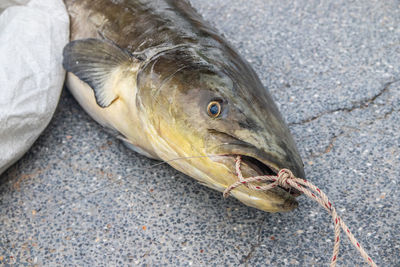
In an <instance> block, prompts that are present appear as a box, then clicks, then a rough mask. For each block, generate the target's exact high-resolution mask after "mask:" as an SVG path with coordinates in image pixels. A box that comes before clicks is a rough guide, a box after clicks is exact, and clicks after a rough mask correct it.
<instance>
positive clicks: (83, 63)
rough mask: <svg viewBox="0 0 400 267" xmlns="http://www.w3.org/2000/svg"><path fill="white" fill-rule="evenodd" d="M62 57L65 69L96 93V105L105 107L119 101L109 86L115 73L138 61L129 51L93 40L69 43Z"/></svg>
mask: <svg viewBox="0 0 400 267" xmlns="http://www.w3.org/2000/svg"><path fill="white" fill-rule="evenodd" d="M63 56H64V59H63V66H64V68H65V70H67V71H68V72H71V73H73V74H75V75H76V76H77V77H78V78H79V79H81V80H82V81H84V82H86V83H87V84H88V85H89V86H90V87H91V88H92V89H93V90H94V94H95V97H96V102H97V104H98V105H99V106H100V107H102V108H105V107H108V106H109V105H111V103H112V102H113V101H114V100H115V99H117V98H118V95H117V94H116V93H115V92H114V91H113V88H110V87H107V86H106V84H107V81H108V80H109V79H110V78H111V76H112V74H113V72H114V71H116V70H117V69H118V68H119V67H121V66H123V65H127V66H129V64H130V63H131V64H133V63H134V61H135V59H134V58H133V57H132V55H131V54H130V53H129V52H127V51H125V50H123V49H121V48H119V47H118V46H116V45H115V44H112V43H110V42H106V41H103V40H99V39H92V38H90V39H82V40H75V41H72V42H70V43H69V44H67V45H66V46H65V48H64V52H63Z"/></svg>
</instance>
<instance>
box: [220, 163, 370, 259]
mask: <svg viewBox="0 0 400 267" xmlns="http://www.w3.org/2000/svg"><path fill="white" fill-rule="evenodd" d="M235 162H236V174H237V176H238V178H239V181H237V182H235V183H233V184H232V185H230V186H229V187H228V188H226V189H225V191H224V197H225V198H227V197H228V196H229V195H230V193H231V191H232V190H233V189H235V188H237V187H239V186H242V185H245V186H246V187H248V188H249V189H252V190H256V191H267V190H270V189H272V188H274V187H277V186H281V187H283V188H286V189H290V188H291V187H292V188H296V189H297V190H299V191H300V192H302V193H304V194H305V195H306V196H308V197H309V198H311V199H313V200H315V201H316V202H318V203H319V204H320V205H321V206H322V207H323V208H325V209H326V210H327V211H328V213H329V214H330V215H331V216H332V219H333V222H334V224H335V240H334V246H333V253H332V258H331V263H330V267H334V266H336V262H337V260H338V256H339V244H340V228H342V229H343V231H344V232H345V233H346V235H347V237H348V238H349V240H350V242H351V243H352V244H353V245H354V247H355V248H356V249H357V250H358V252H359V253H360V254H361V256H362V257H363V258H364V259H365V261H366V262H367V263H369V265H370V266H374V267H375V266H377V265H376V264H375V262H374V261H373V260H372V259H371V257H369V256H368V254H367V253H366V252H365V250H364V249H363V247H362V246H361V245H360V243H359V242H358V241H357V239H355V237H354V235H353V234H352V233H351V232H350V230H349V228H348V227H347V226H346V224H345V223H344V222H343V220H342V219H341V218H340V217H339V215H338V214H337V212H336V209H335V207H334V206H333V205H332V203H331V202H330V201H329V199H328V197H327V196H326V195H325V194H324V192H322V191H321V190H320V189H319V188H318V187H316V186H315V185H313V184H312V183H310V182H309V181H307V180H305V179H300V178H296V177H295V176H294V175H293V173H292V172H291V171H290V170H288V169H282V170H280V171H279V173H278V175H277V176H270V175H265V176H254V177H249V178H244V177H243V175H242V171H241V168H240V165H241V163H242V159H241V157H240V156H237V157H236V160H235ZM254 182H272V183H269V184H265V185H262V186H259V185H254V184H253V183H254Z"/></svg>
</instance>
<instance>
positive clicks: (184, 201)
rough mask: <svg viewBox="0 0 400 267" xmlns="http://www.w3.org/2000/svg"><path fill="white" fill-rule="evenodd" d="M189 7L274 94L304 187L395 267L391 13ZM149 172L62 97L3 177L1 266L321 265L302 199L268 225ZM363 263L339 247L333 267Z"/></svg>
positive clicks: (318, 242) (321, 231)
mask: <svg viewBox="0 0 400 267" xmlns="http://www.w3.org/2000/svg"><path fill="white" fill-rule="evenodd" d="M192 2H193V4H194V6H195V7H196V8H197V9H198V10H199V12H200V13H201V14H203V15H204V17H205V18H206V19H207V20H209V21H211V22H212V23H213V24H214V25H215V26H216V27H217V28H218V29H219V30H220V32H222V33H224V35H225V36H226V38H227V39H228V40H230V41H231V42H232V43H233V45H234V46H235V47H236V48H238V50H239V51H240V53H241V54H242V55H243V56H244V57H246V58H247V60H248V61H250V62H251V63H252V65H253V66H254V68H255V69H256V71H257V72H258V74H259V75H260V77H261V79H262V81H263V83H264V85H265V86H266V87H267V88H268V89H269V90H270V91H271V94H272V95H273V96H274V98H275V100H276V102H277V103H278V104H279V107H280V110H281V112H282V114H283V116H284V117H285V119H286V120H287V122H288V123H289V125H290V129H291V131H292V133H293V135H294V137H295V140H296V141H297V145H298V147H299V150H300V152H301V155H302V157H303V160H304V162H305V170H306V174H307V177H308V179H309V180H311V181H313V182H314V183H315V184H317V185H318V186H320V188H322V189H323V190H324V191H325V192H326V193H327V194H328V196H329V197H330V198H331V199H332V200H333V201H334V202H335V205H336V206H337V208H338V211H339V213H340V215H341V216H342V218H343V219H344V220H345V222H347V223H348V225H349V226H350V228H351V229H352V230H353V232H354V233H355V235H356V237H357V238H358V239H359V241H360V242H361V243H362V244H363V245H364V246H365V248H366V250H367V251H368V252H369V253H370V255H371V256H372V258H373V259H375V261H376V262H377V264H378V265H380V266H400V259H399V255H400V240H399V235H400V230H399V229H400V205H399V201H400V188H399V183H400V81H399V79H400V64H399V62H400V28H399V25H400V6H399V5H400V4H399V1H394V0H393V1H390V0H388V1H378V0H376V1H347V0H339V1H308V0H295V1H265V0H248V1H228V0H213V1H210V0H207V1H205V0H193V1H192ZM155 163H156V161H153V160H150V159H147V158H145V157H143V156H140V155H138V154H136V153H134V152H132V151H130V150H128V149H127V148H125V147H124V146H123V145H122V144H121V143H120V142H119V141H118V140H116V139H115V138H114V137H112V136H110V135H108V134H107V133H105V132H104V131H103V130H102V129H101V127H100V126H99V125H97V124H96V123H95V122H94V121H93V120H92V119H90V118H89V117H88V116H87V115H86V114H85V112H84V111H83V110H82V109H81V108H80V107H79V106H78V104H77V103H76V102H75V100H74V99H73V98H72V97H71V95H70V94H69V93H68V92H67V91H64V93H63V95H62V98H61V100H60V104H59V107H58V110H57V112H56V115H55V117H54V119H53V121H52V122H51V124H50V125H49V127H48V128H47V130H46V131H45V132H44V133H43V135H42V136H41V137H40V138H39V139H38V141H37V142H36V144H35V145H34V146H33V148H32V149H31V150H30V152H29V153H27V154H26V156H24V158H23V159H22V160H20V161H19V162H18V163H17V164H15V165H14V166H12V167H11V168H10V169H9V170H8V171H7V172H6V173H4V174H3V175H2V176H1V177H0V265H4V266H5V265H8V264H10V263H15V264H16V265H32V264H37V265H39V266H60V265H72V266H127V265H132V266H133V265H135V266H137V265H139V266H147V265H150V266H151V265H170V266H182V265H184V266H188V265H189V266H190V265H192V266H238V265H249V266H327V265H328V262H329V259H330V255H331V249H332V245H333V242H332V238H333V226H332V225H331V221H330V219H329V217H328V215H327V213H326V212H325V211H324V210H323V209H321V208H320V207H318V206H317V205H316V204H314V203H313V202H312V201H311V200H308V199H307V198H306V197H304V196H303V197H300V198H299V202H300V205H299V208H298V209H296V210H295V211H293V212H290V213H282V214H268V213H265V212H261V211H258V210H255V209H253V208H249V207H246V206H244V205H242V204H241V203H240V202H238V201H236V200H235V199H233V198H229V199H227V200H224V199H223V198H222V195H221V193H218V192H215V191H213V190H211V189H208V188H205V187H203V186H201V185H199V184H198V183H197V182H195V181H194V180H192V179H191V178H189V177H187V176H185V175H183V174H181V173H179V172H177V171H175V170H174V169H172V168H170V167H168V166H166V165H161V166H157V167H153V168H150V166H152V165H153V164H155ZM363 264H364V263H363V260H362V259H361V257H360V256H359V255H358V253H357V252H356V251H355V250H354V249H353V248H352V247H351V246H350V245H349V242H348V241H347V239H345V238H344V237H343V238H342V247H341V254H340V258H339V263H338V265H339V266H361V265H363Z"/></svg>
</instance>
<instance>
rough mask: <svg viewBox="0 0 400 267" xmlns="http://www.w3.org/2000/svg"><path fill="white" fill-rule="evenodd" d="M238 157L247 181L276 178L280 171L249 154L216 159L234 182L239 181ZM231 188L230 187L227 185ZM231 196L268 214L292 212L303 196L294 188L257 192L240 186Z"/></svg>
mask: <svg viewBox="0 0 400 267" xmlns="http://www.w3.org/2000/svg"><path fill="white" fill-rule="evenodd" d="M237 156H240V157H241V171H242V175H243V177H244V178H245V179H246V178H248V177H252V176H264V175H268V176H276V175H277V174H278V172H279V169H278V168H277V167H275V166H274V165H273V164H272V163H269V162H266V161H265V160H262V161H261V160H259V159H257V158H256V157H254V156H251V155H248V154H241V153H240V154H239V153H234V154H225V155H221V156H220V157H218V159H215V160H216V161H219V162H220V163H223V164H224V165H225V166H227V168H228V169H229V170H231V173H232V175H233V176H234V177H233V178H234V179H235V180H234V181H233V182H235V181H237V180H238V179H239V178H238V177H237V174H236V171H235V159H236V158H237ZM233 182H232V183H233ZM266 183H271V182H257V183H254V184H255V185H265V184H266ZM227 186H229V185H227ZM231 195H233V196H234V197H236V198H237V199H239V200H240V201H241V202H243V203H244V204H246V205H248V206H251V207H254V208H257V209H260V210H264V211H267V212H286V211H291V210H293V209H295V208H297V206H298V202H297V201H296V197H298V196H300V195H301V192H300V191H298V190H296V189H294V188H289V189H288V188H284V187H281V186H276V187H274V188H272V189H270V190H268V191H255V190H251V189H249V188H247V187H245V186H240V187H238V188H236V189H234V190H232V191H231Z"/></svg>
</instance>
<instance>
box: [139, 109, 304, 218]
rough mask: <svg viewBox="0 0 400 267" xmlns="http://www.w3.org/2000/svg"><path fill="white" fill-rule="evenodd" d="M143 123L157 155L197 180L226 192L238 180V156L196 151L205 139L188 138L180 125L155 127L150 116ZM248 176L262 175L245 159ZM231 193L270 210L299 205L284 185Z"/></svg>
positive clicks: (201, 146) (245, 201) (276, 210)
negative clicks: (180, 128) (265, 189)
mask: <svg viewBox="0 0 400 267" xmlns="http://www.w3.org/2000/svg"><path fill="white" fill-rule="evenodd" d="M141 118H142V119H145V120H146V121H143V122H142V125H144V131H145V132H146V133H147V137H148V139H149V142H150V143H151V144H152V146H153V151H155V152H156V153H157V156H158V157H159V158H161V159H162V160H164V161H166V162H167V163H168V164H169V165H171V166H172V167H173V168H175V169H177V170H179V171H181V172H182V173H184V174H186V175H188V176H190V177H192V178H194V179H196V180H197V181H199V182H200V183H201V184H203V185H205V186H207V187H209V188H212V189H214V190H217V191H219V192H223V191H224V190H225V189H226V188H227V187H229V186H230V185H231V184H233V183H235V182H236V181H237V180H238V177H237V174H236V172H235V155H227V154H221V155H215V154H214V155H209V154H207V153H206V152H205V150H197V151H194V150H193V148H194V147H197V148H204V147H205V143H204V142H205V141H204V140H203V139H201V138H195V137H193V136H192V137H188V136H186V135H184V134H183V132H184V131H179V128H175V127H168V124H167V123H166V122H165V121H163V120H160V121H159V123H158V124H157V127H155V126H154V125H155V124H153V123H151V121H147V120H148V117H146V116H142V117H141ZM242 171H243V175H245V177H249V176H254V175H259V173H258V172H257V171H258V170H256V169H255V168H253V167H252V166H250V164H247V163H246V162H244V164H243V166H242ZM231 195H232V196H233V197H235V198H237V199H238V200H239V201H241V202H243V203H244V204H245V205H247V206H250V207H254V208H256V209H259V210H263V211H267V212H285V211H291V210H293V209H295V208H296V207H297V206H298V203H297V201H296V200H295V197H296V196H298V194H290V193H289V192H287V191H285V190H284V189H282V188H279V187H277V188H273V189H271V190H269V191H266V192H261V191H254V190H251V189H249V188H247V187H245V186H241V187H239V188H237V189H235V190H233V191H232V192H231Z"/></svg>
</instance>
